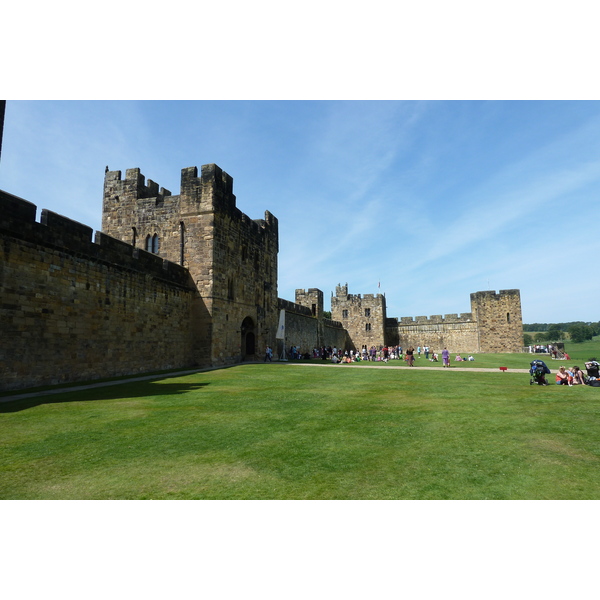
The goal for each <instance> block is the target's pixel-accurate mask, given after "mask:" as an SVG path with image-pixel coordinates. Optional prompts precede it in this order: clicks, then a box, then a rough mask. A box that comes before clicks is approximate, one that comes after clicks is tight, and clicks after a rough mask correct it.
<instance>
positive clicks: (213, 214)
mask: <svg viewBox="0 0 600 600" xmlns="http://www.w3.org/2000/svg"><path fill="white" fill-rule="evenodd" d="M102 230H103V232H104V233H106V234H108V235H110V236H112V237H115V238H117V239H120V240H122V241H124V242H127V243H129V244H132V245H133V246H134V247H135V248H137V249H139V250H138V251H146V252H151V253H153V254H158V255H159V256H161V257H163V258H166V259H168V260H170V261H173V262H176V263H178V264H180V265H182V266H185V267H187V269H188V270H189V272H190V274H191V276H192V278H193V280H194V282H195V284H196V288H197V290H198V294H199V297H198V302H197V303H196V306H195V314H194V315H193V319H192V321H193V323H194V327H195V329H196V331H195V337H196V338H197V345H198V347H197V353H198V362H199V363H200V364H215V365H218V364H233V363H237V362H240V361H241V360H252V359H254V358H257V357H258V356H259V355H260V354H261V353H262V352H263V351H264V348H265V346H266V345H267V344H269V345H271V346H273V345H274V343H275V334H276V330H277V318H278V315H277V255H278V252H279V237H278V235H279V233H278V221H277V219H276V218H275V217H274V216H273V215H272V214H271V213H269V212H268V211H266V212H265V218H264V220H263V219H260V220H251V219H250V218H249V217H247V216H246V215H245V214H243V213H242V212H241V211H240V210H239V209H238V208H237V207H236V198H235V195H234V194H233V179H232V177H230V176H229V175H228V174H227V173H225V172H224V171H222V170H221V169H220V168H219V167H218V166H217V165H215V164H209V165H203V166H202V168H201V173H200V176H199V175H198V168H197V167H189V168H186V169H183V170H182V172H181V191H180V194H179V195H178V196H172V195H171V192H170V191H169V190H166V189H164V188H159V186H158V184H156V183H154V182H153V181H152V180H150V179H149V180H148V182H147V183H145V177H144V176H143V175H142V174H141V173H140V169H128V170H127V171H126V175H125V179H121V171H108V170H107V171H106V173H105V179H104V201H103V210H102Z"/></svg>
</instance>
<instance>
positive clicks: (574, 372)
mask: <svg viewBox="0 0 600 600" xmlns="http://www.w3.org/2000/svg"><path fill="white" fill-rule="evenodd" d="M585 384H586V377H585V375H584V374H583V371H582V370H581V369H580V368H579V367H578V366H573V367H570V368H566V367H559V369H558V371H556V385H585Z"/></svg>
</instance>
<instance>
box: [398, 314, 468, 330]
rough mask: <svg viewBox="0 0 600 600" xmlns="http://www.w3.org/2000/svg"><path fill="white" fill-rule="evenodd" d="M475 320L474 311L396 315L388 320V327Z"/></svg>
mask: <svg viewBox="0 0 600 600" xmlns="http://www.w3.org/2000/svg"><path fill="white" fill-rule="evenodd" d="M472 321H473V314H472V313H461V314H460V315H459V314H457V313H448V314H446V315H431V316H430V317H426V316H418V317H400V318H399V319H398V318H396V317H393V318H389V319H387V320H386V327H394V326H398V325H439V324H443V323H471V322H472Z"/></svg>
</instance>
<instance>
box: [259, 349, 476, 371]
mask: <svg viewBox="0 0 600 600" xmlns="http://www.w3.org/2000/svg"><path fill="white" fill-rule="evenodd" d="M286 355H287V358H288V360H300V359H305V360H306V359H311V358H313V359H321V360H331V362H333V363H335V364H339V363H345V364H348V363H356V362H361V361H367V362H385V363H387V362H389V361H390V360H404V362H405V363H406V365H407V366H409V367H414V366H415V360H416V359H419V358H421V357H422V356H425V359H426V360H429V361H430V362H438V361H439V358H438V353H437V352H435V351H432V350H431V348H430V347H429V346H417V348H416V349H415V348H414V347H413V346H410V347H408V348H403V347H402V346H400V345H395V346H381V347H379V348H377V347H376V346H374V345H372V346H371V347H367V345H366V344H364V345H363V346H362V348H361V349H360V350H354V349H351V350H342V349H341V348H337V347H336V346H333V347H332V346H322V347H321V348H316V347H315V348H313V349H312V352H306V351H301V350H300V348H299V347H298V346H295V345H292V346H290V347H289V350H288V351H287V352H286ZM272 356H273V352H272V350H271V349H270V348H269V347H267V352H266V354H265V362H266V361H269V362H270V361H271V360H272ZM454 360H455V361H458V362H462V361H474V360H475V358H474V357H473V356H472V355H469V356H468V358H462V357H461V355H460V354H457V355H456V357H455V359H454ZM442 362H443V363H444V364H443V366H444V367H449V366H450V352H449V351H448V349H447V348H444V349H443V351H442Z"/></svg>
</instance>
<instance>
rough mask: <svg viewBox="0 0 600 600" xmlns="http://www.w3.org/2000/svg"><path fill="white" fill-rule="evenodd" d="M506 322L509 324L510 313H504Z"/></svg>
mask: <svg viewBox="0 0 600 600" xmlns="http://www.w3.org/2000/svg"><path fill="white" fill-rule="evenodd" d="M506 322H507V323H510V313H506Z"/></svg>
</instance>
